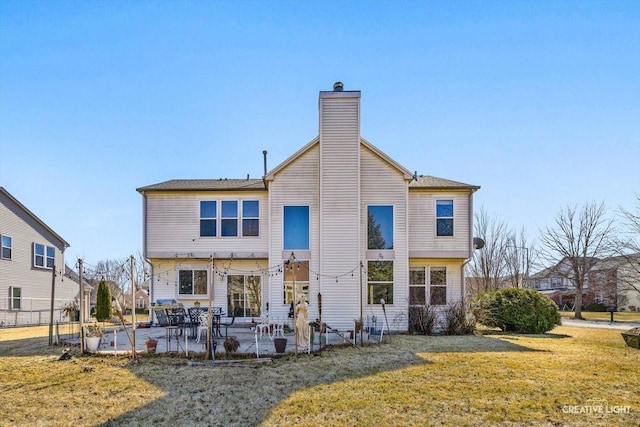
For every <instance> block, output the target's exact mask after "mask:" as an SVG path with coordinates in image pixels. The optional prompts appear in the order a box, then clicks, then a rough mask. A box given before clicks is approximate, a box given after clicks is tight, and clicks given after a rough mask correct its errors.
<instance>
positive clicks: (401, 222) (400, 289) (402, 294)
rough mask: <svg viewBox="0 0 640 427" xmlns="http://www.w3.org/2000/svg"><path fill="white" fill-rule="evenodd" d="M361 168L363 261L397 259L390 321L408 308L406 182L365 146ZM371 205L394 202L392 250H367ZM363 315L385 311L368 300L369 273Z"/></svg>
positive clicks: (404, 326) (402, 327) (403, 324)
mask: <svg viewBox="0 0 640 427" xmlns="http://www.w3.org/2000/svg"><path fill="white" fill-rule="evenodd" d="M361 153H362V154H361V172H362V195H361V197H362V200H361V205H360V206H361V207H360V212H361V225H360V226H361V228H362V236H361V239H360V244H361V247H362V253H363V255H364V258H366V259H364V260H363V262H364V265H365V267H366V265H367V261H369V260H370V261H375V260H378V259H392V260H393V261H394V277H393V280H394V288H393V304H387V305H386V311H387V318H388V319H389V322H391V319H394V318H396V317H398V318H401V317H402V316H401V313H405V314H406V313H407V310H408V283H409V278H408V263H407V258H408V257H407V247H408V241H407V206H406V205H407V191H408V190H407V182H406V181H405V179H404V176H403V174H402V172H400V171H398V170H397V169H396V168H392V167H391V166H390V165H389V163H387V162H386V161H384V160H383V159H381V158H380V157H378V156H377V155H375V154H374V153H373V152H372V151H370V150H368V149H366V148H365V147H364V146H363V147H362V150H361ZM369 205H391V206H393V221H394V233H393V234H394V237H393V250H367V245H368V241H367V207H368V206H369ZM362 298H363V315H365V316H366V315H375V316H378V318H382V317H381V316H383V315H384V313H383V311H382V306H381V305H368V304H367V276H366V274H365V275H364V278H363V289H362ZM407 327H408V325H407V319H406V317H403V318H402V320H400V321H399V322H397V323H396V324H395V325H392V328H393V329H400V330H406V329H407Z"/></svg>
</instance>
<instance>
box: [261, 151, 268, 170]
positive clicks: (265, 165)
mask: <svg viewBox="0 0 640 427" xmlns="http://www.w3.org/2000/svg"><path fill="white" fill-rule="evenodd" d="M262 157H264V176H267V150H262Z"/></svg>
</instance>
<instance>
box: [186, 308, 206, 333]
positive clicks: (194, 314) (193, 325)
mask: <svg viewBox="0 0 640 427" xmlns="http://www.w3.org/2000/svg"><path fill="white" fill-rule="evenodd" d="M206 311H207V308H206V307H190V308H189V309H188V313H189V329H190V334H189V335H190V337H191V338H195V337H196V335H197V334H198V328H199V326H200V315H201V314H202V313H205V312H206Z"/></svg>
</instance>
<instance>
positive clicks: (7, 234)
mask: <svg viewBox="0 0 640 427" xmlns="http://www.w3.org/2000/svg"><path fill="white" fill-rule="evenodd" d="M0 243H1V247H0V324H2V325H19V324H44V323H49V321H50V318H51V295H52V292H51V291H52V289H51V288H52V284H53V285H55V289H54V298H53V299H54V304H53V308H54V321H56V320H63V319H62V313H61V311H60V309H61V307H62V306H63V305H64V304H66V303H69V302H71V301H73V300H74V299H75V298H76V297H77V296H78V293H79V289H78V286H77V283H76V282H74V281H73V280H71V279H69V278H66V280H65V276H64V271H65V268H66V267H65V264H64V251H65V249H66V248H68V247H69V243H67V241H66V240H64V239H63V238H62V237H60V235H58V234H57V233H56V232H55V231H53V230H52V229H51V228H50V227H49V226H48V225H47V224H45V223H44V222H43V221H42V220H41V219H40V218H38V217H37V216H36V215H35V214H34V213H33V212H31V211H30V210H29V209H27V207H26V206H24V205H23V204H22V203H20V201H18V199H16V198H15V197H14V196H12V195H11V194H10V193H9V192H8V191H7V190H6V189H4V188H3V187H0ZM54 267H55V269H56V275H55V278H54V277H53V270H54Z"/></svg>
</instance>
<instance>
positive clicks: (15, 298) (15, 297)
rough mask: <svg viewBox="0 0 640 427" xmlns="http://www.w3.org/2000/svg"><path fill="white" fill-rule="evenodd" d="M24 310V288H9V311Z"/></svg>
mask: <svg viewBox="0 0 640 427" xmlns="http://www.w3.org/2000/svg"><path fill="white" fill-rule="evenodd" d="M21 308H22V288H16V287H15V286H9V309H10V310H20V309H21Z"/></svg>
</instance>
